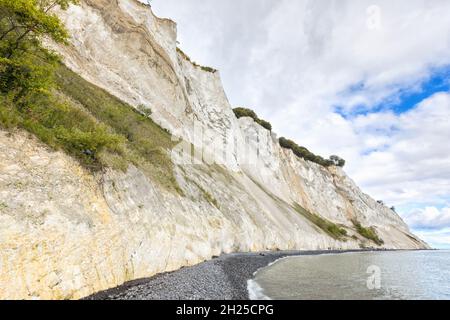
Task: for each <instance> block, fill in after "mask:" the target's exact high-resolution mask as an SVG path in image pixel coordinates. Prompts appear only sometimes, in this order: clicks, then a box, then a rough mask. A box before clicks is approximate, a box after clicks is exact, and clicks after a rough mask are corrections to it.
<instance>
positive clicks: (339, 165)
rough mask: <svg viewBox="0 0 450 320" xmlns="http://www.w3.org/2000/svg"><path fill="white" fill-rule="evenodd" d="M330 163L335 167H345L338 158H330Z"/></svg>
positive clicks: (342, 160) (342, 161)
mask: <svg viewBox="0 0 450 320" xmlns="http://www.w3.org/2000/svg"><path fill="white" fill-rule="evenodd" d="M330 161H331V162H333V164H334V165H335V166H337V167H344V166H345V160H344V159H342V158H341V157H338V156H331V157H330Z"/></svg>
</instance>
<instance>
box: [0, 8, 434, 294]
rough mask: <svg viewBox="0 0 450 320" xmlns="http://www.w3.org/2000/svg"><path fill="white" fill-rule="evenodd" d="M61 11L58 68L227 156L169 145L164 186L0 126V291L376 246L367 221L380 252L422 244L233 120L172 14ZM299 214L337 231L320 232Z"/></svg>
mask: <svg viewBox="0 0 450 320" xmlns="http://www.w3.org/2000/svg"><path fill="white" fill-rule="evenodd" d="M60 16H61V18H62V20H63V21H64V22H65V23H66V25H67V28H68V29H69V31H70V33H71V35H72V44H71V45H70V46H68V47H64V48H63V47H58V48H57V50H58V51H59V52H60V53H61V54H62V55H63V57H64V62H65V63H66V65H67V66H68V67H70V68H71V69H72V70H73V71H75V72H76V73H78V74H80V75H81V76H83V77H84V78H85V79H86V80H88V81H90V82H92V83H93V84H96V85H97V86H99V87H101V88H104V89H105V90H107V91H108V92H110V93H111V94H113V95H115V96H117V97H118V98H120V99H122V100H124V101H126V102H128V103H129V104H131V105H133V106H135V107H138V106H141V108H142V106H145V107H146V108H149V109H151V111H152V115H151V117H152V119H153V120H154V121H155V122H157V123H158V124H160V125H161V126H162V127H164V128H166V129H168V130H169V131H170V132H172V133H174V134H176V135H177V136H179V137H182V138H183V139H184V140H185V141H187V142H189V143H192V144H193V145H195V146H198V145H199V144H203V145H205V144H206V145H208V144H210V145H213V146H214V147H215V150H214V151H211V148H206V150H205V153H206V154H215V155H217V154H219V155H222V154H225V155H226V156H225V157H224V158H225V159H223V161H221V163H220V164H208V163H207V162H199V163H198V164H195V165H191V164H188V165H186V164H185V163H183V161H182V160H183V159H182V157H181V155H180V154H179V153H178V152H177V150H178V149H177V148H175V149H174V150H173V151H172V160H173V162H174V167H175V169H174V170H175V176H176V179H177V183H178V185H179V187H180V188H181V190H182V192H180V193H179V194H177V193H175V192H170V191H168V190H167V189H165V188H164V187H162V186H160V185H158V184H157V183H155V181H152V180H151V179H150V178H149V177H148V176H146V175H145V173H144V172H141V171H140V170H139V169H137V168H136V167H133V166H130V167H129V169H128V171H127V172H126V173H123V172H117V171H114V170H111V169H109V170H105V171H104V172H102V173H96V174H92V173H90V172H88V171H86V170H85V169H83V168H82V167H81V166H80V165H79V164H78V163H77V162H76V161H75V160H73V159H72V158H70V157H69V156H67V155H66V154H64V153H62V152H54V151H51V150H49V149H48V148H47V147H46V146H44V145H43V144H41V143H40V142H38V141H37V140H36V139H34V138H32V137H29V136H28V135H26V134H25V133H22V132H17V133H14V134H12V135H11V134H8V133H6V132H3V131H0V159H1V161H0V220H1V223H0V258H1V260H0V266H1V268H0V298H2V299H5V298H80V297H83V296H86V295H89V294H92V293H94V292H96V291H100V290H104V289H107V288H111V287H114V286H117V285H120V284H122V283H123V282H125V281H128V280H133V279H137V278H143V277H149V276H152V275H154V274H156V273H159V272H164V271H170V270H175V269H178V268H180V267H182V266H186V265H192V264H195V263H198V262H201V261H203V260H205V259H209V258H211V257H212V256H217V255H220V254H221V253H226V252H233V251H262V250H277V249H280V250H288V249H328V248H333V249H351V248H360V247H361V246H365V247H378V246H377V245H376V244H375V243H374V242H373V241H370V240H368V239H366V238H364V237H362V236H361V235H360V234H358V232H357V231H356V229H355V226H354V223H353V222H352V221H358V222H359V223H361V225H363V226H366V227H373V228H374V230H376V232H377V234H378V235H379V237H380V238H382V239H383V241H384V244H383V245H382V247H384V248H390V249H419V248H427V245H426V244H425V243H424V242H422V241H421V240H420V239H417V238H416V237H415V236H414V235H412V234H411V233H410V231H409V229H408V227H407V226H406V225H405V224H404V222H403V221H402V220H401V218H400V217H399V216H398V215H397V214H396V213H395V212H393V211H391V210H390V209H388V208H386V207H384V206H382V205H380V204H378V203H377V202H376V201H374V200H373V199H371V198H370V197H369V196H367V195H365V194H364V193H362V192H361V190H360V189H359V188H358V187H357V186H356V185H355V184H354V183H353V181H352V180H350V179H349V178H348V177H347V176H346V175H345V173H344V172H343V171H342V170H341V169H340V168H335V167H332V168H328V169H326V168H323V167H321V166H319V165H316V164H314V163H311V162H307V161H304V160H301V159H299V158H297V157H296V156H294V154H293V153H292V152H291V151H289V150H285V149H282V148H281V147H280V146H279V144H278V142H277V140H276V137H275V136H274V135H273V134H272V133H270V132H269V131H267V130H265V129H264V128H262V127H261V126H259V125H257V124H256V123H255V122H254V121H253V120H252V119H250V118H241V119H239V120H237V119H236V117H235V116H234V114H233V111H232V108H231V106H230V105H229V103H228V101H227V98H226V95H225V93H224V90H223V88H222V85H221V81H220V76H219V73H218V72H214V71H213V70H208V69H205V68H201V67H199V66H196V65H194V64H193V63H191V62H190V61H188V59H187V58H186V57H185V56H184V54H182V53H181V52H180V51H178V50H177V48H176V25H175V23H173V22H172V21H170V20H165V19H159V18H157V17H155V16H154V15H153V14H152V12H151V10H150V8H149V7H147V6H144V5H142V4H140V3H138V2H136V1H134V0H114V1H110V0H83V1H82V4H81V5H80V6H72V7H71V8H70V9H69V10H68V11H67V12H63V13H60ZM199 128H200V129H199ZM199 130H200V131H202V132H207V134H205V133H203V134H201V136H202V138H201V139H198V131H199ZM200 142H201V143H200ZM189 146H190V145H189ZM243 150H244V151H243ZM251 151H254V152H253V153H252V152H251ZM247 152H248V153H250V154H256V156H255V157H251V159H250V160H249V158H248V157H244V156H242V154H243V153H244V154H247ZM303 208H304V209H306V210H303ZM304 211H308V212H310V213H312V214H314V215H317V216H320V217H322V218H323V219H326V220H327V221H329V222H330V223H334V224H336V225H339V226H340V227H341V228H344V229H345V230H346V231H347V234H348V235H347V236H345V237H332V236H330V235H329V234H328V233H327V232H325V231H324V230H323V229H321V228H320V227H319V226H318V225H317V223H314V222H313V221H312V220H311V218H307V216H306V215H305V214H304Z"/></svg>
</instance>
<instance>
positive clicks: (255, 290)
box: [247, 280, 272, 300]
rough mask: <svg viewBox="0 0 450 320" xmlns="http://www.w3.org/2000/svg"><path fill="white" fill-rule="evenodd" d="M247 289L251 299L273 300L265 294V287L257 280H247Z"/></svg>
mask: <svg viewBox="0 0 450 320" xmlns="http://www.w3.org/2000/svg"><path fill="white" fill-rule="evenodd" d="M247 291H248V296H249V298H250V300H272V299H271V298H270V297H268V296H266V295H265V294H264V290H263V288H261V286H260V285H259V284H258V283H257V282H256V281H255V280H248V281H247Z"/></svg>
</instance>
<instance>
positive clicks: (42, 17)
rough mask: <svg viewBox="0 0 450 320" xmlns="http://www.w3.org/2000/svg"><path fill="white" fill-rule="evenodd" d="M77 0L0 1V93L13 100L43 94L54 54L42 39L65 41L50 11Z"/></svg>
mask: <svg viewBox="0 0 450 320" xmlns="http://www.w3.org/2000/svg"><path fill="white" fill-rule="evenodd" d="M77 1H78V0H0V93H1V94H3V95H5V96H9V97H10V98H12V99H13V101H14V102H15V103H19V104H20V105H23V104H24V102H25V101H24V100H26V98H27V97H30V95H31V96H32V95H33V94H36V93H38V94H41V93H45V92H46V91H47V90H48V89H49V88H51V87H52V84H53V79H52V76H53V72H54V68H55V67H56V66H57V62H58V56H57V55H56V54H55V53H54V52H53V51H51V50H49V49H47V48H45V47H44V46H43V45H42V41H43V40H44V39H48V40H52V41H54V42H56V43H66V41H67V39H68V33H67V31H66V29H65V28H64V26H63V24H62V23H61V21H60V20H59V19H58V17H57V16H56V14H54V13H52V10H53V9H55V8H57V7H59V8H61V9H63V10H65V9H67V8H68V6H69V4H71V3H76V2H77Z"/></svg>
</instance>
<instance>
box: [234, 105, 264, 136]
mask: <svg viewBox="0 0 450 320" xmlns="http://www.w3.org/2000/svg"><path fill="white" fill-rule="evenodd" d="M233 111H234V114H235V115H236V117H237V118H238V119H239V118H243V117H249V118H252V119H253V120H254V121H255V122H256V123H258V124H259V125H260V126H261V127H263V128H265V129H267V130H269V131H272V124H270V122H268V121H266V120H263V119H260V118H259V117H258V115H257V114H256V113H255V111H253V110H251V109H247V108H235V109H233Z"/></svg>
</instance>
